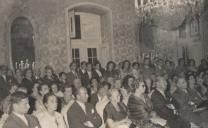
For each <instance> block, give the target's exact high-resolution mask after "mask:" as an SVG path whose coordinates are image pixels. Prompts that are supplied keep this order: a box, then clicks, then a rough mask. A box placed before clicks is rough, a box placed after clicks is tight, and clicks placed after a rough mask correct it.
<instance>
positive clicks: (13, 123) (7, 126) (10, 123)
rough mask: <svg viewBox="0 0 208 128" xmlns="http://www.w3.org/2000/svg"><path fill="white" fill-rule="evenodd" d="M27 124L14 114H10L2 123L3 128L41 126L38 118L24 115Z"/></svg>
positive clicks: (39, 127) (36, 127) (37, 127)
mask: <svg viewBox="0 0 208 128" xmlns="http://www.w3.org/2000/svg"><path fill="white" fill-rule="evenodd" d="M25 117H26V119H27V121H28V126H27V125H26V124H25V123H24V121H23V120H22V119H20V118H19V117H17V116H16V115H15V114H13V113H12V114H11V115H10V116H9V117H8V119H7V120H6V122H5V123H4V125H3V128H41V126H40V124H39V122H38V119H36V118H35V117H33V116H31V115H25Z"/></svg>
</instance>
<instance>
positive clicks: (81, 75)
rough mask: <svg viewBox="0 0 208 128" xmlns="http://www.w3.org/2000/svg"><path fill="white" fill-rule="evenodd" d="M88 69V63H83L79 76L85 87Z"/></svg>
mask: <svg viewBox="0 0 208 128" xmlns="http://www.w3.org/2000/svg"><path fill="white" fill-rule="evenodd" d="M86 68H87V62H86V61H82V62H81V66H80V69H79V70H78V76H79V78H80V80H81V81H82V85H84V77H85V73H86Z"/></svg>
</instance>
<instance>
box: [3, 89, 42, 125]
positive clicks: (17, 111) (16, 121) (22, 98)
mask: <svg viewBox="0 0 208 128" xmlns="http://www.w3.org/2000/svg"><path fill="white" fill-rule="evenodd" d="M11 105H12V106H11V107H12V113H11V115H10V116H9V117H8V119H7V120H6V122H5V123H4V125H3V128H41V127H40V124H39V122H38V120H37V119H36V118H35V117H33V116H31V115H27V114H26V113H27V112H28V109H29V107H30V106H29V101H28V97H27V95H26V94H25V93H23V92H15V93H13V94H12V95H11Z"/></svg>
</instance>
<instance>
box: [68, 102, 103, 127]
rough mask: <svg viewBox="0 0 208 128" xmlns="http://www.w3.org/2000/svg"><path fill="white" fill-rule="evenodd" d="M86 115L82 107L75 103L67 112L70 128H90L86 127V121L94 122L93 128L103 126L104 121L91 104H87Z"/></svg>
mask: <svg viewBox="0 0 208 128" xmlns="http://www.w3.org/2000/svg"><path fill="white" fill-rule="evenodd" d="M85 108H86V113H85V112H84V111H83V110H82V108H81V106H80V105H79V104H78V103H77V102H74V103H73V104H72V106H71V108H70V109H69V111H68V112H67V117H68V123H69V127H70V128H89V127H87V126H85V125H84V123H85V122H86V121H90V122H92V124H93V125H94V127H93V128H98V127H99V126H101V124H102V119H101V117H100V116H99V115H98V113H97V111H96V109H95V108H94V107H93V106H92V105H91V104H89V103H85Z"/></svg>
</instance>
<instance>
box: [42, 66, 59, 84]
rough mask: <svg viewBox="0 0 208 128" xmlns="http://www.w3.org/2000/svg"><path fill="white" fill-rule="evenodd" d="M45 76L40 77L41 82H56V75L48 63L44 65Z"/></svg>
mask: <svg viewBox="0 0 208 128" xmlns="http://www.w3.org/2000/svg"><path fill="white" fill-rule="evenodd" d="M45 74H46V75H45V76H44V77H43V78H42V82H43V83H45V84H47V85H49V86H50V85H51V84H52V83H54V82H55V83H56V82H58V81H59V80H58V77H57V76H56V75H55V73H54V70H53V68H52V67H51V66H50V65H47V66H46V67H45Z"/></svg>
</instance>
